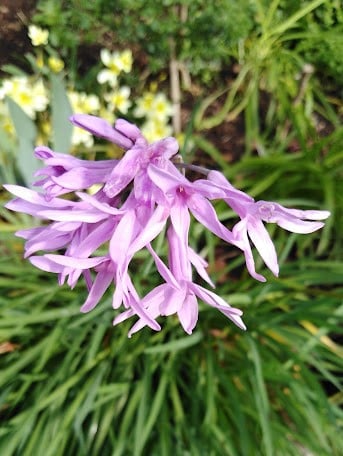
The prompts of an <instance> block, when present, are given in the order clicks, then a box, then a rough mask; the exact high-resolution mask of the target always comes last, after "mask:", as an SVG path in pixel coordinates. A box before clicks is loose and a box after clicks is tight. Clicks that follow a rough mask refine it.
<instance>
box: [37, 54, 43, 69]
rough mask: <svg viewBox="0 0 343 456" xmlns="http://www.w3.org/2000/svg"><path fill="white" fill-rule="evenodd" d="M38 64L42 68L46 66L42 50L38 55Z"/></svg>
mask: <svg viewBox="0 0 343 456" xmlns="http://www.w3.org/2000/svg"><path fill="white" fill-rule="evenodd" d="M36 65H37V67H38V68H39V69H40V70H41V69H42V68H44V57H43V53H42V52H38V55H37V57H36Z"/></svg>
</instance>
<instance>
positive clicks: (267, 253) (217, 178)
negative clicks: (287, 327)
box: [207, 171, 330, 282]
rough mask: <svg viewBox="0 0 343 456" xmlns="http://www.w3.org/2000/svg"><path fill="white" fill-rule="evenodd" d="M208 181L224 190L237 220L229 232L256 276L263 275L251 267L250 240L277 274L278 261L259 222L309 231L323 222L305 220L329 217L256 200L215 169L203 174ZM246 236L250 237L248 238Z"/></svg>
mask: <svg viewBox="0 0 343 456" xmlns="http://www.w3.org/2000/svg"><path fill="white" fill-rule="evenodd" d="M207 178H208V180H209V182H210V183H211V184H212V185H216V186H217V188H218V189H220V190H222V191H223V192H224V194H223V195H222V198H223V199H224V201H225V202H226V203H227V204H228V205H229V206H230V207H231V208H232V209H233V210H234V211H235V212H236V213H237V214H238V216H239V217H240V219H241V220H240V222H238V223H237V224H236V225H235V226H234V228H233V230H232V232H233V234H234V236H235V238H236V239H237V240H240V241H242V242H243V246H244V247H243V251H244V254H245V259H246V264H247V268H248V270H249V272H250V274H251V275H252V276H253V277H254V278H255V279H257V280H260V281H262V282H264V281H265V280H266V279H265V277H263V276H262V275H261V274H258V273H257V272H256V270H255V263H254V257H253V254H252V250H251V245H250V240H251V242H252V243H253V244H254V245H255V247H256V249H257V251H258V252H259V254H260V255H261V257H262V259H263V261H264V263H265V264H266V266H268V268H269V269H270V270H271V271H272V273H273V274H274V275H275V276H278V274H279V265H278V260H277V254H276V250H275V246H274V244H273V242H272V240H271V238H270V235H269V233H268V231H267V230H266V228H265V227H264V225H263V222H267V223H276V224H277V225H279V226H280V227H282V228H284V229H286V230H288V231H291V232H293V233H303V234H304V233H312V232H314V231H316V230H319V229H320V228H322V227H323V226H324V223H322V222H317V221H309V220H324V219H326V218H327V217H329V215H330V212H328V211H313V210H307V211H304V210H298V209H287V208H285V207H283V206H281V205H280V204H277V203H274V202H269V201H256V202H255V200H254V199H253V198H251V197H250V196H249V195H246V194H244V193H243V192H239V193H237V192H236V191H235V189H234V188H233V187H232V185H231V183H230V182H229V181H228V180H227V179H226V178H225V176H224V175H223V174H222V173H220V172H219V171H210V172H209V174H208V176H207ZM249 239H250V240H249Z"/></svg>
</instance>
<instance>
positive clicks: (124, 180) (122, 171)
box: [103, 146, 142, 198]
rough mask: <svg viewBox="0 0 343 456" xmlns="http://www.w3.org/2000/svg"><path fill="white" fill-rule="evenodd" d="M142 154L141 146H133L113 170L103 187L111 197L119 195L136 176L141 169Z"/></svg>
mask: <svg viewBox="0 0 343 456" xmlns="http://www.w3.org/2000/svg"><path fill="white" fill-rule="evenodd" d="M141 155H142V149H141V148H139V147H135V146H134V147H132V149H129V150H128V151H127V152H126V153H125V155H124V156H123V158H122V159H121V160H120V161H119V162H118V164H117V166H116V167H115V168H114V169H113V170H112V172H111V174H110V175H109V177H108V178H107V182H106V184H105V186H104V189H103V190H104V192H105V193H106V195H107V196H108V197H109V198H113V197H114V196H116V195H118V194H119V193H120V192H121V191H122V190H124V188H125V187H127V185H128V184H129V183H130V182H131V181H132V179H133V178H134V177H135V175H136V174H137V172H138V170H139V161H140V158H141Z"/></svg>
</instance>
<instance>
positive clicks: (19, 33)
mask: <svg viewBox="0 0 343 456" xmlns="http://www.w3.org/2000/svg"><path fill="white" fill-rule="evenodd" d="M36 3H37V2H36V0H1V3H0V67H1V66H2V65H4V64H5V63H12V64H18V65H19V66H20V67H23V65H25V59H24V58H23V56H24V54H25V53H26V52H27V51H28V50H29V49H30V46H31V43H30V40H29V38H28V36H27V26H28V24H29V23H30V18H31V17H32V14H33V12H34V7H35V5H36ZM0 74H1V73H0Z"/></svg>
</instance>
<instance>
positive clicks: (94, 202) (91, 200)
mask: <svg viewBox="0 0 343 456" xmlns="http://www.w3.org/2000/svg"><path fill="white" fill-rule="evenodd" d="M75 193H76V195H77V196H78V197H79V198H80V199H81V200H82V201H85V202H87V203H88V204H90V205H91V206H93V207H95V208H96V209H99V210H100V211H103V212H105V213H106V214H110V215H121V214H124V211H123V210H121V209H118V208H116V207H112V206H110V205H109V204H108V203H104V202H101V201H99V200H98V199H97V198H96V196H92V195H88V193H82V192H75Z"/></svg>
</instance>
